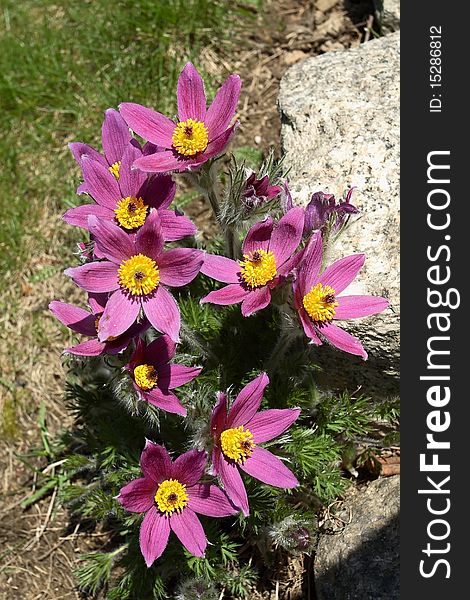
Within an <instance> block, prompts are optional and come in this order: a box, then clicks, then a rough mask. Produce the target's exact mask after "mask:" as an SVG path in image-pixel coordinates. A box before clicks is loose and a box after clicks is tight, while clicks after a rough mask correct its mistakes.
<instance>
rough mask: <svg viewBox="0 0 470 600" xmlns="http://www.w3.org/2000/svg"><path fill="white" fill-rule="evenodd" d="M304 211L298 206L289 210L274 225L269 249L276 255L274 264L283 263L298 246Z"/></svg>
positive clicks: (279, 264)
mask: <svg viewBox="0 0 470 600" xmlns="http://www.w3.org/2000/svg"><path fill="white" fill-rule="evenodd" d="M304 219H305V211H304V209H303V208H302V207H300V206H298V207H295V208H292V209H291V210H289V211H288V212H287V213H286V214H285V215H284V216H283V217H282V218H281V219H280V220H279V223H277V225H276V226H275V227H274V230H273V233H272V236H271V241H270V242H269V250H271V251H272V252H273V253H274V256H275V257H276V265H277V266H278V267H280V266H281V265H283V264H284V263H285V262H286V260H287V259H288V258H290V256H291V255H292V254H293V252H294V251H295V250H296V249H297V248H298V246H299V244H300V241H301V239H302V231H303V228H304Z"/></svg>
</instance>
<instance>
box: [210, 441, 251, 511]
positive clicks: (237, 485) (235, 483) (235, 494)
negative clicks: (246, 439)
mask: <svg viewBox="0 0 470 600" xmlns="http://www.w3.org/2000/svg"><path fill="white" fill-rule="evenodd" d="M212 461H213V463H214V469H215V471H216V473H217V474H218V475H219V477H220V479H221V481H222V483H223V486H224V489H225V491H226V493H227V496H228V497H229V498H230V500H231V501H232V502H233V503H234V504H235V506H237V507H238V508H240V510H241V511H242V512H243V514H244V515H245V517H247V516H248V515H249V514H250V506H249V504H248V497H247V495H246V489H245V484H244V483H243V479H242V477H241V475H240V473H239V471H238V467H237V465H236V463H234V462H228V461H227V460H226V459H225V458H224V456H223V454H222V453H221V451H220V450H219V448H214V451H213V453H212Z"/></svg>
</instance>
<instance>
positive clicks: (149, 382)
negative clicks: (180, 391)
mask: <svg viewBox="0 0 470 600" xmlns="http://www.w3.org/2000/svg"><path fill="white" fill-rule="evenodd" d="M175 351H176V346H175V343H174V342H173V341H172V340H171V339H170V338H169V337H168V336H166V335H162V336H161V337H159V338H157V339H156V340H154V341H153V342H151V343H150V344H149V345H148V346H146V344H145V342H144V341H143V340H142V339H139V340H138V341H137V344H136V348H135V350H134V353H133V354H132V356H131V359H130V361H129V364H128V365H127V367H126V368H127V369H128V371H129V373H130V374H131V377H132V381H133V385H134V388H135V390H136V391H137V392H138V394H139V396H140V397H141V398H142V399H143V400H145V401H147V402H150V404H153V405H154V406H156V407H158V408H161V409H162V410H166V411H167V412H172V413H177V414H179V415H183V416H186V412H187V411H186V409H185V408H184V406H182V405H181V403H180V401H179V400H178V398H177V397H176V396H175V394H174V393H173V392H172V391H171V390H173V389H174V388H177V387H180V386H182V385H184V384H185V383H188V382H189V381H191V380H192V379H194V378H195V377H197V376H198V375H199V373H200V372H201V371H202V369H201V368H198V367H185V366H184V365H176V364H170V360H171V359H172V358H173V356H174V355H175Z"/></svg>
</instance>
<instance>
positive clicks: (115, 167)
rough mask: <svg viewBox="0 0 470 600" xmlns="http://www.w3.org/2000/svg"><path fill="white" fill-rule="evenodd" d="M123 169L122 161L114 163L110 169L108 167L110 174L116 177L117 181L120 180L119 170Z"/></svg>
mask: <svg viewBox="0 0 470 600" xmlns="http://www.w3.org/2000/svg"><path fill="white" fill-rule="evenodd" d="M120 168H121V161H120V160H118V161H116V162H115V163H113V164H112V165H111V166H110V167H108V171H109V172H110V173H112V174H113V175H114V177H116V179H119V169H120Z"/></svg>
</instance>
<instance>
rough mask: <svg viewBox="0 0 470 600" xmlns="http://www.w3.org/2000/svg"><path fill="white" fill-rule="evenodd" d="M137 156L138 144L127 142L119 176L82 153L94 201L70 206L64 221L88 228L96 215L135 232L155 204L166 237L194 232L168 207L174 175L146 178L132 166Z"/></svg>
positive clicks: (171, 238) (188, 220)
mask: <svg viewBox="0 0 470 600" xmlns="http://www.w3.org/2000/svg"><path fill="white" fill-rule="evenodd" d="M120 118H121V117H120ZM139 156H142V151H141V150H140V148H136V147H135V146H133V145H132V144H128V145H127V148H126V150H125V151H124V153H123V156H122V161H121V162H120V169H119V173H120V176H119V180H117V179H116V178H115V176H114V175H113V174H111V172H110V171H109V169H107V168H106V167H105V166H103V164H101V163H100V162H97V161H95V160H93V159H92V158H90V157H87V156H83V157H82V159H81V166H82V170H83V175H84V179H85V187H86V191H87V193H88V194H89V195H90V196H91V197H92V198H93V199H94V200H95V202H96V204H82V205H81V206H77V207H76V208H71V209H69V210H68V211H67V212H66V213H65V214H64V216H63V219H64V221H66V222H67V223H69V224H70V225H75V226H77V227H82V228H84V229H88V217H89V216H90V215H95V216H96V217H98V218H99V219H104V220H106V221H110V222H112V223H116V224H118V225H119V226H120V227H121V228H123V229H124V230H125V231H127V232H128V233H135V232H136V231H137V230H138V229H139V228H140V227H141V226H142V225H143V224H144V223H145V221H146V219H147V217H148V215H149V213H150V210H151V209H152V208H154V209H156V210H157V211H158V213H159V216H160V221H161V225H162V230H163V239H164V240H165V241H168V242H171V241H174V240H180V239H182V238H183V237H186V236H189V235H194V233H195V232H196V227H195V225H194V224H193V223H192V222H191V220H190V219H188V217H185V216H184V215H178V214H176V213H175V211H174V210H170V209H169V208H168V207H169V206H170V204H171V202H172V201H173V198H174V197H175V191H176V184H175V182H174V181H173V179H172V178H171V177H170V176H169V175H156V176H153V177H151V178H148V177H147V176H146V175H145V173H142V171H137V170H132V168H131V167H132V163H133V162H134V161H135V160H136V158H138V157H139Z"/></svg>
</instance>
